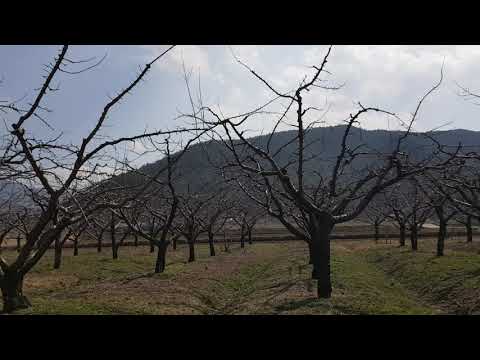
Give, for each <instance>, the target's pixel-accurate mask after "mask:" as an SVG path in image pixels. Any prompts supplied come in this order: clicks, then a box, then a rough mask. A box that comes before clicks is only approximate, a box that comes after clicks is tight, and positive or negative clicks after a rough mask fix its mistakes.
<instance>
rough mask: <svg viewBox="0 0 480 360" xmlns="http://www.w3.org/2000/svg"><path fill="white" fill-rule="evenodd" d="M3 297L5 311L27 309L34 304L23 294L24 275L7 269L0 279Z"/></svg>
mask: <svg viewBox="0 0 480 360" xmlns="http://www.w3.org/2000/svg"><path fill="white" fill-rule="evenodd" d="M0 285H1V289H2V298H3V312H4V313H11V312H13V311H15V310H20V309H26V308H29V307H30V306H32V304H31V303H30V301H29V300H28V299H27V297H26V296H24V295H23V275H22V274H19V273H18V272H12V271H9V270H7V271H6V272H5V273H4V276H3V278H2V279H1V280H0Z"/></svg>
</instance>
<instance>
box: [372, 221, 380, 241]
mask: <svg viewBox="0 0 480 360" xmlns="http://www.w3.org/2000/svg"><path fill="white" fill-rule="evenodd" d="M373 226H374V228H375V235H374V236H375V244H377V243H378V240H379V238H380V234H379V224H378V221H375V223H374V225H373Z"/></svg>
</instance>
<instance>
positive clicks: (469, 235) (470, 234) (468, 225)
mask: <svg viewBox="0 0 480 360" xmlns="http://www.w3.org/2000/svg"><path fill="white" fill-rule="evenodd" d="M465 226H466V228H467V242H469V243H471V242H472V240H473V232H472V217H471V216H470V215H469V216H467V223H466V224H465Z"/></svg>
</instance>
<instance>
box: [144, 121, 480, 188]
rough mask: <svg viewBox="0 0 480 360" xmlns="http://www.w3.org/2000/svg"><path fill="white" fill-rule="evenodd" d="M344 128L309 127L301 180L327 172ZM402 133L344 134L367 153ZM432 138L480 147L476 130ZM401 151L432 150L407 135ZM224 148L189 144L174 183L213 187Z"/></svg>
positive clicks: (287, 153)
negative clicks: (362, 146) (215, 166)
mask: <svg viewBox="0 0 480 360" xmlns="http://www.w3.org/2000/svg"><path fill="white" fill-rule="evenodd" d="M344 131H345V126H333V127H320V128H315V129H312V130H311V131H310V132H308V133H307V134H306V136H305V144H306V145H307V144H308V148H307V150H306V154H305V158H309V157H311V155H318V156H317V157H315V158H313V159H312V160H310V161H308V162H307V164H306V166H305V168H306V175H305V181H306V183H308V182H309V179H311V177H309V174H310V175H311V174H313V170H315V171H318V172H320V173H322V174H326V173H328V171H329V170H330V169H331V166H332V163H333V162H334V160H335V159H336V157H337V155H338V153H339V149H340V146H341V141H342V136H343V134H344ZM402 134H403V132H400V131H388V130H364V129H360V128H353V129H352V130H351V133H350V135H349V137H348V141H347V144H348V147H349V148H350V149H353V148H355V147H356V146H358V145H360V144H366V146H367V147H368V148H367V147H366V148H364V149H365V150H367V151H369V152H371V151H372V150H376V151H378V152H381V153H388V152H390V151H391V149H392V148H393V147H394V146H395V145H396V140H397V139H398V137H399V136H401V135H402ZM295 136H296V133H295V132H294V131H285V132H278V133H277V134H275V135H274V137H273V138H272V140H271V144H270V148H271V149H274V150H275V149H278V148H279V147H280V146H282V145H283V144H285V143H288V142H289V141H290V140H292V139H293V138H294V137H295ZM433 137H434V138H435V139H437V140H438V141H439V142H440V143H442V144H445V145H451V146H455V145H458V144H459V143H462V145H463V146H468V147H469V148H471V147H477V149H478V148H480V132H479V131H470V130H462V129H458V130H448V131H437V132H435V133H434V135H433ZM250 140H251V141H252V142H253V143H254V144H256V145H257V146H260V147H262V148H265V147H266V144H267V141H268V136H259V137H254V138H251V139H250ZM297 146H298V145H297V142H296V141H293V142H292V144H290V145H288V146H287V147H285V149H283V151H282V152H281V153H279V154H278V155H277V156H276V160H277V161H278V164H279V165H281V166H284V165H285V164H287V163H288V162H289V161H291V160H292V159H294V158H295V156H296V155H295V153H296V150H297ZM402 151H404V152H406V153H408V154H409V156H411V157H414V158H417V159H418V158H423V157H425V156H428V154H430V153H431V151H432V142H431V141H430V140H428V139H427V138H425V137H423V136H419V135H415V134H414V135H413V136H409V137H408V139H407V140H406V141H405V142H404V146H403V147H402ZM229 156H230V154H229V153H228V151H227V149H225V148H224V146H223V145H222V144H221V143H220V142H215V141H209V142H206V143H202V144H196V145H194V146H192V147H191V148H190V149H189V150H188V152H187V153H186V154H184V156H183V157H182V159H181V160H180V162H179V164H178V171H179V174H180V175H179V176H178V178H179V179H181V180H180V182H179V183H178V186H179V187H183V186H185V185H187V184H189V186H190V188H191V189H192V190H199V189H204V190H206V189H207V188H208V186H207V184H210V185H211V186H213V187H215V185H214V184H215V183H217V182H218V181H220V180H221V175H220V174H219V172H218V170H215V169H214V168H213V167H212V163H214V164H217V165H219V164H221V163H222V162H223V161H224V160H223V159H224V158H225V157H229ZM375 160H376V159H375V157H372V156H368V157H365V158H359V159H357V160H356V161H355V167H357V168H359V169H360V168H362V167H365V166H366V165H369V164H370V163H371V162H372V161H375ZM164 161H165V160H159V161H157V162H155V163H151V164H148V165H145V166H144V168H143V169H142V170H143V171H145V172H147V173H153V172H155V169H158V167H159V166H162V164H163V165H164ZM290 171H292V172H293V171H295V165H293V167H291V168H290Z"/></svg>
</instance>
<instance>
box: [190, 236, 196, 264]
mask: <svg viewBox="0 0 480 360" xmlns="http://www.w3.org/2000/svg"><path fill="white" fill-rule="evenodd" d="M193 261H195V244H194V241H193V239H191V238H190V239H188V262H193Z"/></svg>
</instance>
